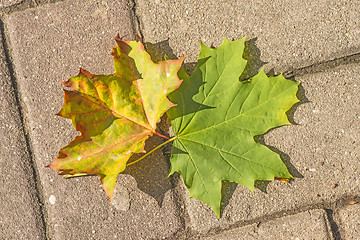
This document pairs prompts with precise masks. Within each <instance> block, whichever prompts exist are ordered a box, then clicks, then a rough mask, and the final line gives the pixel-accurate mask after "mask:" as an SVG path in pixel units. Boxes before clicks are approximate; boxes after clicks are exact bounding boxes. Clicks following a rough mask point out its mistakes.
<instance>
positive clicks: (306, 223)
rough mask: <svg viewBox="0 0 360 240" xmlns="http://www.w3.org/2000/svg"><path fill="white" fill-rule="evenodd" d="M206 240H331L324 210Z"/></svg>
mask: <svg viewBox="0 0 360 240" xmlns="http://www.w3.org/2000/svg"><path fill="white" fill-rule="evenodd" d="M205 239H206V240H227V239H239V240H240V239H246V240H248V239H249V240H251V239H264V240H266V239H278V240H281V239H284V240H285V239H292V240H301V239H304V240H305V239H324V240H325V239H333V237H332V234H331V232H330V223H329V221H328V219H327V216H326V213H325V211H324V210H312V211H307V212H302V213H298V214H295V215H291V216H286V217H282V218H278V219H275V220H272V221H269V222H265V223H260V225H259V224H252V225H250V226H246V227H241V228H238V229H233V230H230V231H227V232H223V233H221V234H219V235H215V236H211V237H207V238H205Z"/></svg>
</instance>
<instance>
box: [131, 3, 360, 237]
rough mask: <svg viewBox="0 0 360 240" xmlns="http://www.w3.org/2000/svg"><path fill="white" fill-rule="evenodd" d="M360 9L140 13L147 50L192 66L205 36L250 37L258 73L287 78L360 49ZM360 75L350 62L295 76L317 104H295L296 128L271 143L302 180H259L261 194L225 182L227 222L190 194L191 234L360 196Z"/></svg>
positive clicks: (174, 8)
mask: <svg viewBox="0 0 360 240" xmlns="http://www.w3.org/2000/svg"><path fill="white" fill-rule="evenodd" d="M357 5H358V2H357V1H330V2H329V1H325V0H321V1H316V2H314V1H310V0H306V1H302V2H301V4H299V2H296V1H295V2H294V1H292V2H289V1H282V0H273V1H270V2H269V1H215V0H210V1H206V2H204V1H186V0H177V1H172V2H171V3H170V2H168V1H159V0H150V1H145V0H139V1H137V5H136V8H137V11H136V13H137V15H138V17H139V19H140V21H141V31H142V34H143V36H144V40H145V42H148V43H150V44H148V48H149V49H152V50H153V51H154V53H155V54H160V53H161V54H163V53H165V54H167V55H168V56H169V57H181V56H183V55H185V54H188V56H187V59H186V61H187V62H188V63H191V62H194V61H196V58H197V54H198V52H199V47H200V46H199V40H200V39H201V40H202V41H203V42H204V43H205V44H206V45H208V46H211V45H213V46H219V45H220V43H221V41H222V37H223V36H225V37H226V38H227V39H230V40H231V39H238V38H241V37H243V36H247V39H248V40H250V41H249V42H248V43H247V46H248V47H249V48H250V49H251V50H252V54H251V55H250V56H248V59H249V62H252V63H253V64H254V65H255V67H254V69H253V70H251V72H252V73H253V74H255V73H256V72H257V71H258V68H259V67H261V66H262V65H263V64H264V63H265V62H268V63H267V64H265V69H266V70H269V69H271V68H275V72H279V71H285V70H287V69H289V68H298V67H302V66H306V65H310V64H312V63H314V62H319V61H324V60H329V59H333V58H336V57H340V56H343V55H346V54H350V53H355V52H358V51H359V49H360V48H359V47H360V40H359V39H360V26H359V24H360V22H359V21H357V19H358V17H357V16H359V14H360V8H358V7H356V6H357ZM159 52H160V53H159ZM157 57H159V56H157ZM260 59H261V60H260ZM359 73H360V67H359V65H348V66H344V67H340V68H337V69H334V70H331V71H327V72H323V73H318V74H313V75H306V76H303V77H301V78H300V77H299V78H296V80H297V81H302V91H301V94H300V95H303V94H305V96H306V98H307V99H308V100H309V101H310V102H308V103H303V104H301V105H298V107H297V108H296V111H295V115H294V116H293V120H294V121H295V122H296V123H297V125H292V126H284V127H281V128H277V129H275V130H273V131H271V132H270V133H269V134H267V135H265V137H264V140H265V143H266V144H268V145H270V146H274V147H275V148H276V149H278V150H280V151H281V152H283V153H282V157H283V159H284V161H285V163H286V164H287V166H288V167H289V168H290V171H291V173H292V174H293V175H294V176H295V181H293V182H291V183H290V184H287V185H286V184H284V183H282V182H273V183H270V184H268V183H264V182H261V183H258V186H257V187H258V188H257V189H256V190H255V192H254V193H251V192H250V191H249V190H247V189H245V188H244V187H242V186H236V185H235V184H225V187H224V195H225V197H224V210H223V213H222V218H221V219H217V218H216V216H215V214H214V213H213V212H212V211H211V210H210V208H209V207H208V206H206V205H205V204H202V203H200V202H199V201H198V200H196V199H193V198H191V199H189V200H187V201H186V208H187V211H188V213H189V217H190V222H191V227H192V229H193V230H194V231H198V232H201V233H205V232H207V231H209V229H211V228H213V227H224V226H227V225H231V224H233V223H237V222H242V221H247V220H251V219H255V218H259V217H262V216H264V215H269V214H272V213H276V212H279V211H286V210H292V209H298V208H300V207H304V206H307V205H309V204H310V205H311V204H314V205H316V204H318V203H324V202H329V201H333V200H335V199H338V198H341V197H342V196H346V195H353V194H359V192H360V190H359V188H358V186H359V184H360V179H359V178H358V177H357V176H359V174H360V165H359V164H360V163H359V162H360V161H359V158H360V153H359V148H358V145H359V139H360V133H359V129H360V122H359V118H360V109H359V102H360V97H359V87H360V80H359ZM301 98H302V101H303V102H305V101H306V98H305V97H301ZM333 184H336V187H335V188H332V186H333ZM181 186H182V187H183V192H184V193H185V195H186V196H188V195H187V193H188V192H187V190H186V188H185V187H184V186H183V185H181Z"/></svg>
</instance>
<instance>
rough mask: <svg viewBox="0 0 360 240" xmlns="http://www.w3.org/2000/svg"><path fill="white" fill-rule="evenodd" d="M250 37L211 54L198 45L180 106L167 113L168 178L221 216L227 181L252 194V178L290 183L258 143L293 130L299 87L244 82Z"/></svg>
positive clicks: (179, 94) (263, 79)
mask: <svg viewBox="0 0 360 240" xmlns="http://www.w3.org/2000/svg"><path fill="white" fill-rule="evenodd" d="M244 43H245V38H243V39H240V40H237V41H227V40H226V39H224V42H223V43H222V45H221V46H220V47H219V48H216V49H212V48H209V47H206V46H205V45H204V44H202V43H201V49H200V54H199V58H198V63H197V66H196V69H195V71H194V73H193V75H192V76H191V77H189V76H187V74H186V73H185V72H184V71H183V70H182V71H180V72H179V77H180V78H181V79H183V83H182V85H181V86H180V88H179V89H178V90H176V91H175V92H174V93H172V94H171V95H170V96H169V98H170V100H171V101H172V102H173V103H175V104H177V106H176V107H174V108H172V109H170V110H169V111H168V112H167V113H168V116H169V118H170V119H171V124H172V129H173V131H174V133H175V135H176V137H175V138H174V142H173V150H172V155H171V170H170V174H169V175H171V174H173V173H174V172H178V173H180V174H181V176H182V178H183V180H184V183H185V185H186V187H187V188H188V189H189V192H190V197H195V198H197V199H199V200H201V201H203V202H204V203H206V204H208V205H209V206H210V207H211V208H212V209H213V210H214V212H215V213H216V215H217V216H218V217H220V202H221V186H222V181H225V180H227V181H231V182H236V183H239V184H242V185H244V186H246V187H248V188H249V189H250V190H252V191H253V189H254V181H255V180H268V181H272V180H274V178H280V179H289V178H292V176H291V174H290V173H289V172H288V170H287V168H286V166H285V165H284V163H283V162H282V160H281V158H280V156H279V155H278V154H277V153H275V152H273V151H271V150H270V149H269V148H267V147H266V146H264V145H261V144H260V143H257V142H255V141H254V137H255V136H257V135H261V134H264V133H266V132H267V131H268V130H269V129H271V128H274V127H277V126H282V125H286V124H290V122H289V121H288V119H287V116H286V113H285V112H286V111H288V110H289V109H290V108H291V106H293V105H294V104H295V103H296V102H298V99H297V97H296V93H297V91H298V85H299V83H297V82H293V81H290V80H287V79H285V78H284V77H283V76H282V75H280V76H276V77H267V76H266V74H265V73H264V71H263V70H261V72H260V73H259V74H257V75H256V76H254V77H253V78H251V79H250V80H247V81H239V77H240V75H241V74H242V73H243V71H244V69H245V66H246V60H244V59H243V57H242V56H243V53H244V47H245V45H244Z"/></svg>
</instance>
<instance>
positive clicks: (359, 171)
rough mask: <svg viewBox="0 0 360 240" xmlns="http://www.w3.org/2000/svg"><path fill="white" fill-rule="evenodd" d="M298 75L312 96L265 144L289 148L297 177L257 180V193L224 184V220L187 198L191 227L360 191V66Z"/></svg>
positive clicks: (288, 162) (288, 157)
mask: <svg viewBox="0 0 360 240" xmlns="http://www.w3.org/2000/svg"><path fill="white" fill-rule="evenodd" d="M296 80H298V81H301V82H302V84H301V86H302V90H301V91H300V94H299V95H300V96H299V97H300V98H301V99H302V101H303V102H305V101H306V100H305V98H304V96H302V95H303V94H305V96H306V98H307V99H308V102H306V103H302V104H300V105H298V106H297V107H296V111H295V113H294V115H293V121H295V123H296V124H295V125H290V126H283V127H280V128H277V129H274V130H272V131H270V132H269V133H268V134H266V135H265V137H264V139H265V143H266V144H268V145H270V146H273V147H275V148H277V149H278V150H280V151H281V152H283V153H285V154H282V155H283V159H284V161H285V163H286V165H287V166H288V168H289V169H290V172H291V173H292V175H293V176H294V177H295V180H294V181H291V182H290V184H285V183H283V182H278V181H276V182H271V183H269V184H268V185H267V183H264V182H262V183H258V185H257V188H256V189H255V191H254V193H251V192H250V191H249V190H248V189H246V188H245V187H243V186H236V185H235V184H225V187H224V189H223V190H224V191H223V192H224V195H223V196H224V202H225V203H224V208H223V213H222V218H221V219H217V218H216V216H215V214H214V213H213V212H212V211H211V209H210V208H209V207H208V206H206V205H205V204H202V203H201V202H200V201H198V200H196V199H194V198H191V199H188V200H187V202H186V206H187V210H188V213H189V216H190V221H191V224H192V229H193V230H195V231H198V232H202V233H205V232H207V231H208V230H209V229H211V228H213V227H224V226H227V225H230V224H233V223H236V222H242V221H247V220H251V219H256V218H259V217H262V216H264V215H271V214H273V213H276V212H280V211H287V210H293V209H298V208H301V207H304V206H307V205H316V204H319V203H327V202H331V201H334V200H336V199H340V198H342V197H343V196H349V195H358V194H360V189H359V185H360V179H359V177H358V176H360V152H359V151H360V149H359V147H358V146H359V144H360V142H359V139H360V130H359V129H360V121H359V119H360V95H359V89H360V65H359V64H354V65H345V66H342V67H339V68H336V69H333V70H329V71H326V72H321V73H317V74H311V75H305V76H302V77H298V78H296ZM286 154H287V155H286ZM334 184H335V185H336V187H335V188H333V185H334ZM183 188H184V190H183V191H184V192H185V193H186V194H187V193H188V191H187V190H186V189H185V187H183Z"/></svg>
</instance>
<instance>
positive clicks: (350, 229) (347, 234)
mask: <svg viewBox="0 0 360 240" xmlns="http://www.w3.org/2000/svg"><path fill="white" fill-rule="evenodd" d="M339 216H340V221H341V225H340V226H341V229H342V233H341V237H342V238H343V239H347V240H348V239H349V240H350V239H354V240H355V239H360V204H355V205H349V206H346V207H344V208H343V209H340V211H339Z"/></svg>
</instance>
